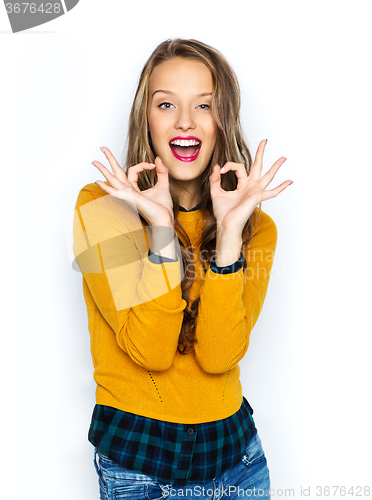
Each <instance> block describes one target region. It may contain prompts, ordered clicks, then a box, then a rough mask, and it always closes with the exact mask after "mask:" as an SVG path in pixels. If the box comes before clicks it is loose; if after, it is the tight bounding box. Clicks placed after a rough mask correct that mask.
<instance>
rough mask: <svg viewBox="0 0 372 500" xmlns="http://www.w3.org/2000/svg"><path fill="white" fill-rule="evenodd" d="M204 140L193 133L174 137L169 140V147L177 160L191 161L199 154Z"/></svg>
mask: <svg viewBox="0 0 372 500" xmlns="http://www.w3.org/2000/svg"><path fill="white" fill-rule="evenodd" d="M201 146H202V141H201V140H200V139H198V138H197V137H194V136H192V135H188V136H184V137H182V136H177V137H173V139H171V140H170V141H169V147H170V149H171V151H172V153H173V156H174V157H175V158H177V160H180V161H185V162H190V161H195V160H196V158H197V157H198V156H199V153H200V150H201Z"/></svg>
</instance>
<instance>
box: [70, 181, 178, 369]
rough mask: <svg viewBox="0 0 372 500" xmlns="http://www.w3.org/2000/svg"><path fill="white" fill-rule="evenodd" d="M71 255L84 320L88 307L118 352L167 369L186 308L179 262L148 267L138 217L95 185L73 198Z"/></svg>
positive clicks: (151, 366)
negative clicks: (80, 276) (81, 281)
mask: <svg viewBox="0 0 372 500" xmlns="http://www.w3.org/2000/svg"><path fill="white" fill-rule="evenodd" d="M124 205H126V207H124ZM175 237H176V236H175ZM176 238H177V237H176ZM177 248H179V246H177V241H176V249H177ZM73 250H74V255H75V260H76V263H77V265H78V267H79V269H80V271H81V272H82V274H83V279H84V282H85V285H86V287H87V289H88V290H89V293H84V296H85V298H86V301H87V296H88V295H89V298H90V299H91V301H90V303H89V304H88V302H87V307H88V315H89V314H90V313H91V312H92V311H90V310H89V308H92V309H95V310H96V312H97V313H98V314H100V315H101V316H102V317H103V318H104V320H105V321H106V323H107V324H108V325H109V326H110V328H111V329H112V331H113V333H114V334H115V336H116V340H117V343H118V345H119V346H120V348H121V349H122V350H123V351H124V352H125V353H127V354H128V356H130V358H131V359H132V360H133V361H134V362H135V363H137V364H138V365H140V366H141V367H143V368H145V369H146V370H153V371H163V370H167V369H168V368H170V366H171V365H172V363H173V358H174V356H175V353H176V351H177V346H178V337H179V333H180V331H181V326H182V321H183V311H184V309H185V307H186V301H185V300H184V299H182V291H181V280H182V267H181V262H182V259H178V260H177V261H174V262H163V263H161V264H160V265H159V264H156V263H153V262H151V261H150V260H149V258H148V250H149V242H148V238H147V231H146V229H145V227H144V226H143V225H142V223H141V221H140V218H139V216H138V213H137V212H136V211H135V210H133V209H130V208H129V205H127V204H125V203H123V202H122V200H118V199H117V198H114V197H112V196H110V195H107V194H106V193H105V192H104V191H103V190H102V189H101V188H98V187H96V186H95V184H89V185H88V186H85V187H84V188H83V189H82V190H81V191H80V193H79V196H78V199H77V202H76V207H75V216H74V249H73Z"/></svg>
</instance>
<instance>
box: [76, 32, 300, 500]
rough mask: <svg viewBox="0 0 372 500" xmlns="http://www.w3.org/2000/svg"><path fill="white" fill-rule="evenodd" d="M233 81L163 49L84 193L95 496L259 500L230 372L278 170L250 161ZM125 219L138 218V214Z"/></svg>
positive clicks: (247, 422)
mask: <svg viewBox="0 0 372 500" xmlns="http://www.w3.org/2000/svg"><path fill="white" fill-rule="evenodd" d="M239 108H240V97H239V87H238V82H237V80H236V77H235V75H234V72H233V71H232V69H231V68H230V66H229V64H228V63H227V61H226V60H225V59H224V57H223V56H222V55H221V54H220V53H219V52H218V51H217V50H215V49H213V48H211V47H210V46H208V45H206V44H204V43H201V42H199V41H196V40H182V39H175V40H167V41H165V42H163V43H161V44H160V45H159V46H158V47H157V48H156V49H155V50H154V52H153V53H152V55H151V56H150V58H149V59H148V61H147V63H146V64H145V67H144V69H143V71H142V74H141V77H140V80H139V84H138V88H137V92H136V95H135V98H134V102H133V107H132V110H131V114H130V120H129V135H128V145H127V158H126V165H125V168H124V169H122V168H121V167H120V165H119V164H118V162H117V161H116V159H115V158H114V156H113V155H112V153H111V152H110V150H109V149H108V148H101V149H102V151H103V153H104V154H105V156H106V158H107V160H108V162H109V164H110V166H111V169H112V173H111V172H110V170H108V169H107V168H106V167H105V166H104V165H103V164H102V163H100V162H98V161H95V162H94V163H93V165H94V166H96V167H97V168H98V170H99V171H100V172H101V173H102V174H103V176H104V177H105V178H106V182H103V181H97V182H96V183H95V184H88V185H87V186H85V187H84V188H83V189H82V190H81V192H80V194H79V197H78V200H77V204H76V218H75V229H74V231H75V235H74V251H75V256H76V259H77V262H78V265H79V267H80V269H81V271H82V273H83V290H84V296H85V300H86V303H87V310H88V321H89V330H90V333H91V349H92V357H93V363H94V377H95V380H96V382H97V391H96V399H97V404H96V406H95V408H94V412H93V416H92V422H91V426H90V430H89V440H90V442H91V443H92V444H93V445H94V446H95V449H96V453H95V459H94V463H95V466H96V470H97V472H98V475H99V484H100V494H101V498H102V499H105V500H108V499H110V500H111V499H122V498H132V499H149V498H151V499H158V498H167V497H169V498H185V497H188V498H210V499H212V498H216V499H217V498H218V499H222V498H230V499H231V498H238V497H242V496H246V497H249V498H269V497H270V494H269V489H270V480H269V471H268V468H267V464H266V458H265V454H264V452H263V450H262V447H261V441H260V439H259V437H258V434H257V429H256V427H255V423H254V420H253V417H252V413H253V410H252V408H251V407H250V405H249V403H248V401H247V400H246V399H245V398H244V397H243V395H242V387H241V384H240V381H239V366H238V363H239V361H240V360H241V359H242V358H243V356H244V355H245V353H246V351H247V348H248V344H249V338H250V333H251V331H252V328H253V327H254V325H255V323H256V321H257V319H258V316H259V314H260V311H261V308H262V306H263V302H264V299H265V295H266V291H267V287H268V282H269V276H270V271H271V267H272V261H273V256H274V251H275V246H276V240H277V233H276V227H275V224H274V222H273V220H272V219H271V218H270V217H269V216H268V215H267V214H265V213H264V212H262V211H261V210H260V208H258V205H260V204H261V202H262V201H264V200H267V199H269V198H273V197H275V196H277V195H278V194H279V193H280V192H282V191H283V190H284V189H285V188H286V187H287V186H288V185H290V184H291V181H285V182H283V183H282V184H281V185H280V186H278V187H276V188H274V189H267V187H268V185H269V184H270V182H271V181H272V179H273V177H274V176H275V174H276V172H277V171H278V169H279V168H280V166H281V165H282V164H283V162H284V161H285V158H284V157H282V158H280V159H279V160H278V161H277V162H275V163H274V165H273V166H272V167H271V168H270V170H269V171H268V172H267V173H266V174H265V175H263V176H261V169H262V159H263V154H264V149H265V145H266V142H267V141H261V142H260V144H259V147H258V150H257V154H256V156H255V160H254V162H252V159H251V155H250V153H249V150H248V147H247V146H246V144H245V142H244V140H243V136H242V131H241V126H240V121H239ZM136 216H137V217H136Z"/></svg>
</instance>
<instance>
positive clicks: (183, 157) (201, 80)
mask: <svg viewBox="0 0 372 500" xmlns="http://www.w3.org/2000/svg"><path fill="white" fill-rule="evenodd" d="M212 91H213V82H212V74H211V72H210V70H209V69H208V68H207V66H205V64H203V63H202V62H199V61H196V60H193V59H183V58H180V57H177V58H175V59H172V60H170V61H166V62H163V63H161V64H159V65H158V66H156V67H155V68H154V70H153V72H152V74H151V77H150V82H149V104H148V123H149V129H150V134H151V139H152V144H153V147H154V150H155V153H156V154H157V156H160V158H161V159H162V161H163V163H164V165H165V166H166V167H167V168H168V171H169V174H170V175H171V176H172V177H173V178H174V179H177V180H180V181H192V180H194V179H196V178H197V177H199V176H200V174H201V173H202V172H203V171H204V170H205V168H206V167H207V165H208V163H209V161H210V159H211V156H212V153H213V150H214V147H215V144H216V139H217V126H216V123H215V121H214V118H213V116H212V111H211V101H212Z"/></svg>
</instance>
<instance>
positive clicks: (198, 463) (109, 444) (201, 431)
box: [88, 204, 255, 486]
mask: <svg viewBox="0 0 372 500" xmlns="http://www.w3.org/2000/svg"><path fill="white" fill-rule="evenodd" d="M199 207H200V204H199V205H197V206H196V207H194V208H193V209H191V210H189V212H191V211H194V210H197V209H198V208H199ZM180 210H182V211H184V212H187V210H185V209H184V208H183V207H180ZM148 256H149V260H151V261H152V262H153V263H156V264H157V263H161V262H167V261H171V260H172V259H168V258H167V257H161V256H158V255H156V254H153V253H152V252H151V251H149V254H148ZM242 265H243V262H242V258H241V257H240V258H239V260H238V261H237V262H235V263H234V264H231V265H230V266H225V267H217V266H216V263H215V261H214V258H213V259H212V262H211V269H212V271H213V272H215V273H221V274H227V273H233V272H236V271H238V270H239V269H240V268H241V267H242ZM252 414H253V409H252V407H251V406H250V404H249V403H248V401H247V400H246V399H245V398H243V402H242V405H241V407H240V409H239V410H238V411H237V412H236V413H235V414H234V415H231V416H230V417H228V418H225V419H222V420H217V421H214V422H206V423H201V424H194V425H190V424H177V423H173V422H165V421H162V420H156V419H152V418H148V417H144V416H141V415H134V414H133V413H129V412H124V411H122V410H118V409H116V408H112V407H110V406H104V405H96V406H95V407H94V411H93V416H92V421H91V425H90V429H89V435H88V439H89V441H90V442H91V443H92V444H93V446H95V447H96V449H97V450H98V451H99V453H101V454H102V455H105V456H107V457H109V458H110V459H111V460H113V461H114V462H116V463H117V464H119V465H121V466H123V467H126V468H127V469H130V470H134V471H138V472H141V473H142V474H146V475H148V476H152V477H154V478H156V479H158V480H159V481H161V482H163V483H170V484H176V485H180V486H181V485H187V484H189V483H196V482H197V483H202V482H206V481H210V480H211V479H213V478H214V477H216V476H218V474H220V473H221V472H223V471H224V470H226V469H229V468H231V467H234V466H235V465H236V464H237V463H239V461H240V460H241V459H242V457H243V455H244V453H245V450H246V446H247V443H248V441H249V439H250V438H251V437H252V436H253V433H254V430H255V424H254V420H253V417H252Z"/></svg>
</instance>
